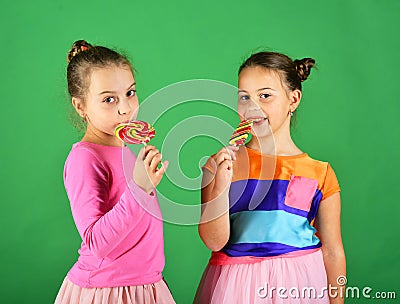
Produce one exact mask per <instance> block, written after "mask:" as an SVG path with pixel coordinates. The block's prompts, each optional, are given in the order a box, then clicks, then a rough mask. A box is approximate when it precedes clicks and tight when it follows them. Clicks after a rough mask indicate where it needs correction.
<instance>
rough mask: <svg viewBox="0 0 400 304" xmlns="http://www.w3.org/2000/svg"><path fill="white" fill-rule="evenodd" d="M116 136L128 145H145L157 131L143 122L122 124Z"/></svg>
mask: <svg viewBox="0 0 400 304" xmlns="http://www.w3.org/2000/svg"><path fill="white" fill-rule="evenodd" d="M115 135H116V136H117V137H118V138H119V139H120V140H122V141H123V142H125V143H127V144H144V145H146V144H147V143H148V142H149V141H150V139H152V138H153V137H154V136H155V135H156V130H154V128H153V126H152V125H150V124H149V123H147V122H145V121H141V120H135V121H130V122H128V123H123V124H120V125H119V126H118V127H117V128H116V129H115Z"/></svg>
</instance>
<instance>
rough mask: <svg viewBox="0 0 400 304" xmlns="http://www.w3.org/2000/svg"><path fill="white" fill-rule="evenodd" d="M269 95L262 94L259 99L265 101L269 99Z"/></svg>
mask: <svg viewBox="0 0 400 304" xmlns="http://www.w3.org/2000/svg"><path fill="white" fill-rule="evenodd" d="M270 96H271V95H269V94H267V93H264V94H261V95H260V98H261V99H267V98H268V97H270Z"/></svg>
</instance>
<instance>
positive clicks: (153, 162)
mask: <svg viewBox="0 0 400 304" xmlns="http://www.w3.org/2000/svg"><path fill="white" fill-rule="evenodd" d="M161 159H162V155H161V154H160V153H158V154H156V155H154V156H153V158H152V159H151V162H150V165H149V169H150V171H151V172H154V171H156V170H157V167H158V164H159V163H160V161H161Z"/></svg>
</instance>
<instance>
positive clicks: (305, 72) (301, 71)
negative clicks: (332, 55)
mask: <svg viewBox="0 0 400 304" xmlns="http://www.w3.org/2000/svg"><path fill="white" fill-rule="evenodd" d="M294 65H295V67H296V71H297V75H298V76H299V78H300V81H301V82H303V81H304V80H306V79H307V78H308V76H309V75H310V72H311V68H312V67H313V66H314V65H315V60H314V59H313V58H303V59H296V60H295V61H294Z"/></svg>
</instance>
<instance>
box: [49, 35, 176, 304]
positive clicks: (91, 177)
mask: <svg viewBox="0 0 400 304" xmlns="http://www.w3.org/2000/svg"><path fill="white" fill-rule="evenodd" d="M68 62H69V63H68V68H67V78H68V90H69V93H70V95H71V98H72V105H73V106H74V108H75V110H76V112H77V113H78V114H79V115H80V117H81V118H82V121H83V122H84V124H85V125H86V131H85V135H84V136H83V138H82V140H81V141H80V142H78V143H76V144H74V145H73V147H72V149H71V152H70V153H69V155H68V158H67V160H66V162H65V167H64V184H65V189H66V191H67V194H68V198H69V200H70V203H71V210H72V215H73V217H74V221H75V224H76V227H77V229H78V231H79V234H80V236H81V237H82V244H81V248H80V249H79V255H80V256H79V258H78V261H77V262H76V263H75V265H74V266H73V267H72V268H71V270H70V271H69V272H68V275H67V277H66V278H65V279H64V282H63V283H62V286H61V288H60V291H59V293H58V295H57V298H56V301H55V303H57V304H61V303H62V304H66V303H71V304H72V303H73V304H77V303H82V304H89V303H91V304H92V303H94V304H99V303H101V304H106V303H107V304H114V303H115V304H117V303H118V304H125V303H126V304H128V303H146V304H147V303H150V304H151V303H157V304H160V303H175V302H174V300H173V298H172V295H171V293H170V291H169V289H168V287H167V285H166V284H165V282H164V281H163V277H162V270H163V268H164V240H163V223H162V218H161V212H160V209H159V206H158V201H157V196H156V192H155V187H156V186H157V185H158V183H159V182H160V180H161V178H162V176H163V174H164V172H165V170H166V168H167V167H168V162H167V161H164V162H163V163H162V166H161V169H158V165H159V164H160V163H161V162H162V156H161V154H160V153H159V151H158V150H157V149H156V148H155V147H153V146H151V145H147V146H146V147H144V148H143V149H141V150H140V152H139V154H138V156H137V158H136V156H135V155H134V154H133V153H132V152H131V151H130V149H129V148H127V147H126V146H124V144H123V143H121V141H120V140H119V139H118V138H116V137H115V135H114V130H115V128H116V126H117V125H118V124H120V123H123V122H127V121H129V120H131V119H135V118H136V115H137V110H138V107H139V104H138V98H137V95H136V89H135V85H136V83H135V80H134V75H133V68H132V66H131V64H130V62H129V61H128V60H127V59H126V58H125V57H124V56H122V55H120V54H118V53H117V52H115V51H113V50H110V49H108V48H106V47H102V46H92V45H90V44H88V43H87V42H86V41H83V40H79V41H76V42H75V43H74V44H73V46H72V49H71V50H70V52H69V53H68Z"/></svg>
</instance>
